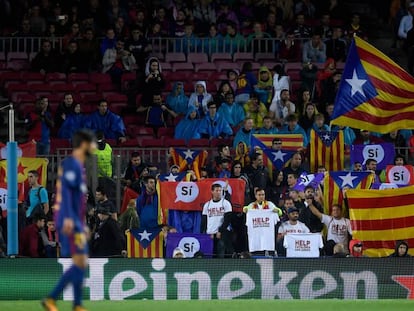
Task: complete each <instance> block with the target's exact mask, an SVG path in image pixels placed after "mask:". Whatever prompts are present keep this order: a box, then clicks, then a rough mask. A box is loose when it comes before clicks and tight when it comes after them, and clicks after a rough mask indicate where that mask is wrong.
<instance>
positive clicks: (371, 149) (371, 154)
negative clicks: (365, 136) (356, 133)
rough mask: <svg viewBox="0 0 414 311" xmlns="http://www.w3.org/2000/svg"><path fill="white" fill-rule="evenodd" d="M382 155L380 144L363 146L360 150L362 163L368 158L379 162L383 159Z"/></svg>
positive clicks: (383, 153) (382, 149) (382, 150)
mask: <svg viewBox="0 0 414 311" xmlns="http://www.w3.org/2000/svg"><path fill="white" fill-rule="evenodd" d="M384 155H385V152H384V148H382V146H381V145H368V146H365V147H364V149H363V150H362V156H363V157H364V163H362V164H365V162H366V161H367V160H368V159H374V160H375V161H377V163H380V162H382V160H384Z"/></svg>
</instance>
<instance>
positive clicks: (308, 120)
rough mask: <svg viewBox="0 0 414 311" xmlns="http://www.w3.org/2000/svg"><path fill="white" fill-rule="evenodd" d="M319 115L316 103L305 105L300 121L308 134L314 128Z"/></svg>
mask: <svg viewBox="0 0 414 311" xmlns="http://www.w3.org/2000/svg"><path fill="white" fill-rule="evenodd" d="M317 113H318V109H317V108H316V105H315V104H314V103H311V102H308V103H307V104H306V105H305V109H304V110H303V114H302V116H301V117H300V119H299V125H300V126H301V127H302V128H303V129H304V130H305V132H306V133H308V132H309V131H310V129H311V128H312V126H313V123H314V122H315V116H316V114H317Z"/></svg>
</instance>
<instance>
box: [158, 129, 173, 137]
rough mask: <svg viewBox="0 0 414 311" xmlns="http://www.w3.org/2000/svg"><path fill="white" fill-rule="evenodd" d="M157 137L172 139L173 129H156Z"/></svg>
mask: <svg viewBox="0 0 414 311" xmlns="http://www.w3.org/2000/svg"><path fill="white" fill-rule="evenodd" d="M158 137H174V128H172V127H161V128H160V129H158Z"/></svg>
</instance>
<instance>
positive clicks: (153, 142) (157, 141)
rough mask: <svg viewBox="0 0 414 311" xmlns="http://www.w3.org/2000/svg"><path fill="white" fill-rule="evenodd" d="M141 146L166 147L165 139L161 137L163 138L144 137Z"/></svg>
mask: <svg viewBox="0 0 414 311" xmlns="http://www.w3.org/2000/svg"><path fill="white" fill-rule="evenodd" d="M141 147H143V148H148V147H158V148H162V147H165V146H164V140H163V139H161V138H150V139H149V138H148V139H143V140H142V142H141Z"/></svg>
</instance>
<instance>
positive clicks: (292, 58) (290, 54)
mask: <svg viewBox="0 0 414 311" xmlns="http://www.w3.org/2000/svg"><path fill="white" fill-rule="evenodd" d="M300 46H301V44H300V42H299V41H297V40H295V34H294V33H293V32H289V33H288V34H287V36H286V39H285V40H283V41H282V42H281V44H280V48H279V59H280V60H286V61H288V62H300V61H301V60H302V55H301V51H302V50H301V47H300Z"/></svg>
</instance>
